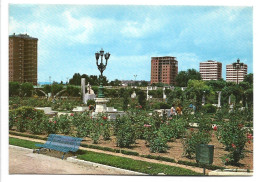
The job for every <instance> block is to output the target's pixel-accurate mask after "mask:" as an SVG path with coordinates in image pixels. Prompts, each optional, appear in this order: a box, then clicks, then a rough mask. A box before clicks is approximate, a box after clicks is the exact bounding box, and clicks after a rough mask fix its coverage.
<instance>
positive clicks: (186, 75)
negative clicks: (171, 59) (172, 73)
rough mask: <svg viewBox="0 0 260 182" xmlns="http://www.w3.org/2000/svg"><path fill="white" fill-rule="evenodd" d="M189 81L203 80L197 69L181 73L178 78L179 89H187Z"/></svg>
mask: <svg viewBox="0 0 260 182" xmlns="http://www.w3.org/2000/svg"><path fill="white" fill-rule="evenodd" d="M189 80H201V75H200V73H199V72H198V71H197V70H195V69H188V70H187V71H180V72H179V73H178V75H177V76H176V82H177V84H176V85H177V86H179V87H187V85H188V81H189Z"/></svg>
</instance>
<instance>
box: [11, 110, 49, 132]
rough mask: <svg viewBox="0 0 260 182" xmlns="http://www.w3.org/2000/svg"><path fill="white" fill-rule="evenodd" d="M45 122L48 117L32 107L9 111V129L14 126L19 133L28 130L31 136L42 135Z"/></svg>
mask: <svg viewBox="0 0 260 182" xmlns="http://www.w3.org/2000/svg"><path fill="white" fill-rule="evenodd" d="M47 121H48V117H47V116H46V115H45V114H44V113H43V111H39V110H36V109H34V108H33V107H26V106H23V107H19V108H18V109H14V110H10V111H9V129H12V128H13V126H15V127H16V129H17V131H19V132H25V131H27V130H29V131H30V132H31V133H33V134H42V133H43V132H44V131H45V125H44V123H45V122H47Z"/></svg>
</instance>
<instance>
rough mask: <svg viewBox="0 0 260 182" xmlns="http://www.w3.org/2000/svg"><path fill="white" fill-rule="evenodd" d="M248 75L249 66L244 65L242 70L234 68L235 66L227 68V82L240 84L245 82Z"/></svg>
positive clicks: (229, 65)
mask: <svg viewBox="0 0 260 182" xmlns="http://www.w3.org/2000/svg"><path fill="white" fill-rule="evenodd" d="M245 75H247V65H246V64H243V66H242V67H241V68H238V69H236V68H234V67H233V64H228V65H227V66H226V81H227V82H235V83H237V82H238V83H240V82H242V81H244V77H245Z"/></svg>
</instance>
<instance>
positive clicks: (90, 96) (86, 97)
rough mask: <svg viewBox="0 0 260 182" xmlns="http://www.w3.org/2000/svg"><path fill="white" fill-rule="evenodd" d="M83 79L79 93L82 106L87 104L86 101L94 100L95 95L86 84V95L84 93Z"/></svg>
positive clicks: (82, 79) (83, 79)
mask: <svg viewBox="0 0 260 182" xmlns="http://www.w3.org/2000/svg"><path fill="white" fill-rule="evenodd" d="M85 87H86V86H85V78H81V93H82V101H83V103H84V104H87V101H88V100H94V99H95V98H96V95H95V93H94V91H93V90H92V89H91V85H90V84H89V83H88V85H87V93H85Z"/></svg>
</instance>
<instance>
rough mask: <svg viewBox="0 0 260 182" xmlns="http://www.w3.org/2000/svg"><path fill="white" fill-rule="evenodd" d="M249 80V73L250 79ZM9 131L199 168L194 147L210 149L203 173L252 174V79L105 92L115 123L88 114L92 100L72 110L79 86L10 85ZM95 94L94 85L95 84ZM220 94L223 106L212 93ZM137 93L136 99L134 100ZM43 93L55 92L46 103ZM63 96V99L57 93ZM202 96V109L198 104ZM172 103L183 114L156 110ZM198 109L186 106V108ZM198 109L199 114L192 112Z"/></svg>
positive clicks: (78, 99)
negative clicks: (63, 137) (244, 171)
mask: <svg viewBox="0 0 260 182" xmlns="http://www.w3.org/2000/svg"><path fill="white" fill-rule="evenodd" d="M251 77H252V76H251ZM9 88H10V89H9V94H10V98H9V133H10V134H12V135H19V136H26V137H31V138H40V139H44V138H46V137H47V136H48V134H54V133H56V134H62V135H69V136H75V137H80V138H83V141H82V143H81V146H84V147H89V148H95V149H99V150H106V151H110V152H115V153H123V154H126V155H133V156H142V157H146V158H153V159H158V160H163V161H170V162H174V163H179V164H185V165H190V166H197V165H198V164H197V163H196V159H195V150H196V146H197V145H198V144H210V145H214V161H213V165H212V166H208V169H223V168H235V169H237V168H243V169H249V170H252V169H253V82H252V79H250V78H246V79H245V81H244V82H241V83H239V84H234V83H228V82H225V81H223V80H219V81H208V82H205V81H201V80H189V81H187V87H185V89H182V88H181V87H175V88H174V89H166V90H165V94H166V96H167V98H166V99H163V88H162V87H160V86H159V85H158V88H157V90H151V91H149V93H148V94H149V95H152V98H150V99H148V100H147V98H146V90H144V89H142V87H138V86H135V87H117V88H113V87H111V88H105V89H104V93H105V95H106V97H107V98H110V101H109V102H108V103H107V106H111V107H114V108H116V109H117V110H121V111H124V112H125V114H124V115H123V116H121V117H117V118H116V119H115V120H109V119H108V115H107V114H106V113H100V114H99V115H98V116H96V117H92V114H91V113H92V112H93V110H92V109H93V108H92V106H94V105H95V102H94V101H92V100H89V101H88V103H87V104H86V105H87V106H88V107H89V110H88V111H85V112H73V111H72V109H73V108H75V107H76V106H85V104H83V103H82V99H81V95H80V87H78V86H75V85H62V84H58V83H55V84H52V85H46V86H44V87H43V88H42V91H43V92H42V91H39V90H37V89H34V88H33V86H32V85H30V84H29V83H24V84H19V83H14V82H10V87H9ZM92 88H93V90H94V92H95V93H97V86H96V87H95V86H93V87H92ZM218 91H221V107H217V106H216V103H217V102H218V94H217V92H218ZM133 92H135V93H136V95H137V97H136V98H131V94H132V93H133ZM44 93H52V95H53V96H54V95H56V97H55V99H54V98H53V97H51V98H49V97H46V95H44ZM59 93H60V94H59ZM203 97H204V98H205V104H202V100H203ZM172 104H175V105H176V106H177V105H180V106H181V107H182V114H178V115H174V116H169V115H167V113H166V112H161V113H158V112H157V110H158V109H161V110H162V111H164V109H170V107H171V105H172ZM191 104H192V105H194V106H195V107H193V108H191V107H189V106H190V105H191ZM35 107H51V108H52V109H53V110H55V111H59V112H62V113H63V114H60V115H55V116H48V115H46V114H44V112H43V111H41V110H37V109H35ZM194 108H196V109H194Z"/></svg>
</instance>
